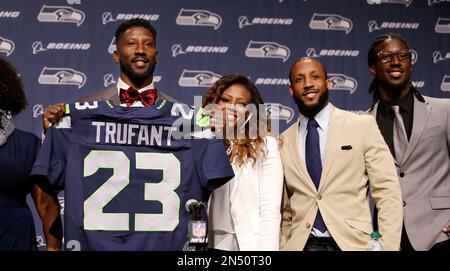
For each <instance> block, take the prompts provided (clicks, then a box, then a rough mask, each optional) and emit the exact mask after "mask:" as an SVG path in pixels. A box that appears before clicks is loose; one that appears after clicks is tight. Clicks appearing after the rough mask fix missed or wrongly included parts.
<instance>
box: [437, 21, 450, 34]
mask: <svg viewBox="0 0 450 271" xmlns="http://www.w3.org/2000/svg"><path fill="white" fill-rule="evenodd" d="M434 31H436V33H444V34H445V33H450V18H441V17H439V18H438V20H437V22H436V26H435V27H434Z"/></svg>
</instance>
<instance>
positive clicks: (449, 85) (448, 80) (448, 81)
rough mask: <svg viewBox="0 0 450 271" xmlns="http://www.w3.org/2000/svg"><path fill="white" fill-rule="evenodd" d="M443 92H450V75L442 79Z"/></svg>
mask: <svg viewBox="0 0 450 271" xmlns="http://www.w3.org/2000/svg"><path fill="white" fill-rule="evenodd" d="M441 90H442V91H450V75H444V78H442V83H441Z"/></svg>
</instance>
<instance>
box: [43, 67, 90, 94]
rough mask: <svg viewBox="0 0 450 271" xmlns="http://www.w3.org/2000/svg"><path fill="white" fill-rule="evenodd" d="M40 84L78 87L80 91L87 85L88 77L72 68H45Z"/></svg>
mask: <svg viewBox="0 0 450 271" xmlns="http://www.w3.org/2000/svg"><path fill="white" fill-rule="evenodd" d="M38 82H39V84H41V85H76V86H78V88H79V89H80V88H82V87H83V86H84V84H85V83H86V75H85V74H84V73H82V72H79V71H76V70H74V69H71V68H49V67H44V68H43V69H42V71H41V74H40V75H39V78H38Z"/></svg>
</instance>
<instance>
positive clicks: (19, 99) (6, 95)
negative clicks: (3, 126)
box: [0, 58, 27, 116]
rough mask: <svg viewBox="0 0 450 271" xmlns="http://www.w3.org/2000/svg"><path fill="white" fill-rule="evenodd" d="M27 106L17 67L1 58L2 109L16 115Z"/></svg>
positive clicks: (0, 91)
mask: <svg viewBox="0 0 450 271" xmlns="http://www.w3.org/2000/svg"><path fill="white" fill-rule="evenodd" d="M26 106H27V99H26V97H25V91H24V89H23V85H22V81H21V80H20V77H19V75H17V71H16V69H15V68H14V67H13V66H12V65H11V64H10V63H9V62H8V61H6V60H4V59H1V58H0V109H1V110H4V111H6V112H8V113H10V114H11V115H13V116H15V115H17V114H19V113H20V111H22V110H23V109H24V108H25V107H26Z"/></svg>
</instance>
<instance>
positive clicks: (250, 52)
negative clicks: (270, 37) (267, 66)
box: [245, 40, 291, 62]
mask: <svg viewBox="0 0 450 271" xmlns="http://www.w3.org/2000/svg"><path fill="white" fill-rule="evenodd" d="M245 55H246V56H247V57H257V58H279V59H282V60H283V62H286V60H288V58H289V56H290V55H291V50H290V49H289V48H288V47H287V46H284V45H281V44H279V43H276V42H272V41H253V40H251V41H250V42H249V43H248V45H247V49H246V50H245Z"/></svg>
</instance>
